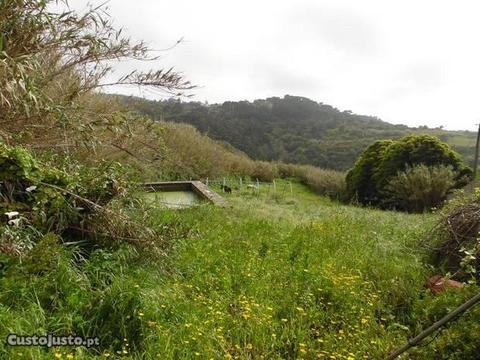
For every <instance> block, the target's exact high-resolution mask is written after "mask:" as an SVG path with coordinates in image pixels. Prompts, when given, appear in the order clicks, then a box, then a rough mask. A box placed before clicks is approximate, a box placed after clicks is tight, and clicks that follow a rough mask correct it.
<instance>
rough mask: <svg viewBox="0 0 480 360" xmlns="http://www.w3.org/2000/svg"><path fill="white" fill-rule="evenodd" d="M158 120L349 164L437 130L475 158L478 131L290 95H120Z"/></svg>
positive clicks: (266, 154)
mask: <svg viewBox="0 0 480 360" xmlns="http://www.w3.org/2000/svg"><path fill="white" fill-rule="evenodd" d="M117 97H119V98H120V100H121V101H122V102H123V103H125V104H128V105H129V106H131V107H132V108H134V109H136V110H137V111H138V112H140V113H141V114H144V115H148V116H149V117H150V118H152V119H154V120H163V121H173V122H181V123H187V124H191V125H193V126H195V127H196V128H197V129H198V130H199V131H200V132H202V133H204V134H207V135H208V136H209V137H212V138H213V139H216V140H219V141H224V142H226V143H228V144H230V145H232V146H234V147H235V148H237V149H239V150H241V151H243V152H245V153H246V154H247V155H249V156H250V157H252V158H253V159H258V160H267V161H282V162H286V163H297V164H309V165H314V166H318V167H321V168H327V169H334V170H347V169H349V168H350V167H351V166H352V165H353V162H354V161H355V159H356V158H357V156H358V155H359V154H360V153H361V152H362V151H363V150H364V149H365V148H366V147H367V146H368V145H370V144H371V143H372V142H374V141H375V140H382V139H396V138H400V137H403V136H406V135H409V134H411V133H414V134H427V135H434V136H437V137H438V138H440V140H442V141H445V142H446V143H448V144H449V145H451V146H452V147H453V149H455V150H456V151H457V152H459V153H460V154H461V155H462V156H463V159H464V160H465V161H466V162H467V163H468V164H471V163H472V161H473V156H474V147H475V138H476V134H475V133H473V132H469V131H447V130H443V129H441V128H435V129H432V128H428V127H426V126H419V127H417V128H409V127H407V126H405V125H393V124H389V123H387V122H385V121H382V120H380V119H379V118H377V117H373V116H364V115H357V114H354V113H352V112H351V111H340V110H338V109H336V108H334V107H332V106H330V105H327V104H322V103H317V102H315V101H313V100H310V99H307V98H304V97H298V96H290V95H286V96H284V97H283V98H280V97H270V98H267V99H262V100H255V101H253V102H249V101H238V102H234V101H227V102H224V103H223V104H211V105H209V104H205V103H201V102H195V101H191V102H189V101H181V100H178V99H170V100H160V101H151V100H147V99H142V98H136V97H125V96H119V95H117Z"/></svg>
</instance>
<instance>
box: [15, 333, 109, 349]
mask: <svg viewBox="0 0 480 360" xmlns="http://www.w3.org/2000/svg"><path fill="white" fill-rule="evenodd" d="M7 345H9V346H45V347H55V346H85V347H87V348H89V347H93V346H99V345H100V339H99V338H98V337H83V336H75V335H66V336H57V335H52V334H45V335H26V336H25V335H17V334H10V335H8V336H7Z"/></svg>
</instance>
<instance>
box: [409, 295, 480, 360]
mask: <svg viewBox="0 0 480 360" xmlns="http://www.w3.org/2000/svg"><path fill="white" fill-rule="evenodd" d="M476 293H478V288H477V287H474V286H469V287H466V288H464V289H461V290H457V291H446V292H444V293H442V294H440V295H438V296H434V295H432V294H428V293H427V294H425V296H424V297H423V298H422V299H419V300H418V301H416V303H415V307H414V314H415V317H414V319H413V320H414V323H415V324H416V326H415V333H419V332H420V331H422V330H424V329H425V328H427V327H428V326H430V325H431V324H433V323H434V322H436V321H438V320H440V319H441V318H442V317H443V316H445V315H447V313H448V312H449V311H451V310H453V309H454V308H456V307H458V306H460V305H461V304H462V303H464V302H466V301H467V300H468V299H470V298H471V297H473V296H474V295H475V294H476ZM479 332H480V307H479V306H478V305H477V306H476V307H473V308H471V309H470V310H469V311H467V312H466V313H465V314H463V315H462V316H461V317H460V318H458V319H457V320H456V321H453V322H451V323H450V324H449V325H448V327H447V328H446V329H443V330H441V331H439V333H438V334H436V335H432V338H430V339H427V340H426V341H425V343H424V344H422V345H421V346H418V347H416V348H413V349H412V351H411V352H410V353H411V356H412V358H414V359H432V360H447V359H448V360H464V359H476V358H477V357H478V354H480V343H479V342H478V341H476V340H475V339H477V338H478V334H479Z"/></svg>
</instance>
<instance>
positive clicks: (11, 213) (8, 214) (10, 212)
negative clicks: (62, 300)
mask: <svg viewBox="0 0 480 360" xmlns="http://www.w3.org/2000/svg"><path fill="white" fill-rule="evenodd" d="M5 215H7V217H8V219H9V220H10V219H13V218H14V217H16V216H18V215H20V213H19V212H18V211H9V212H6V213H5ZM57 354H58V353H57ZM55 356H56V355H55ZM60 356H62V354H60Z"/></svg>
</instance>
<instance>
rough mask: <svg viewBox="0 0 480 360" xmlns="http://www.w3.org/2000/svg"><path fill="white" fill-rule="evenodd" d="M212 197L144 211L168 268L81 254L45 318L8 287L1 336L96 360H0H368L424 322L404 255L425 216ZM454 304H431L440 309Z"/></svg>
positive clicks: (284, 199)
mask: <svg viewBox="0 0 480 360" xmlns="http://www.w3.org/2000/svg"><path fill="white" fill-rule="evenodd" d="M285 184H287V182H282V181H279V182H278V183H277V190H278V189H282V187H284V185H285ZM287 189H289V187H287ZM226 197H228V201H229V203H230V204H231V207H229V208H226V209H221V208H217V207H214V206H212V205H208V204H203V205H199V206H197V207H195V208H190V209H183V210H177V211H174V210H168V209H164V208H159V207H152V208H150V209H149V210H148V211H149V212H150V217H149V219H150V221H151V224H149V225H152V226H156V227H163V228H165V236H167V237H168V238H169V239H170V247H169V248H168V249H167V252H168V255H167V256H165V257H161V258H158V257H155V256H152V255H149V254H148V253H138V252H137V251H135V250H134V249H133V248H131V247H121V248H120V249H117V250H112V251H111V252H107V251H105V250H102V251H98V252H94V253H93V255H91V256H90V258H89V260H88V261H86V263H85V264H83V265H82V266H81V267H80V269H79V270H76V271H75V272H74V273H71V274H69V275H68V278H69V283H72V281H73V282H74V283H75V284H77V285H75V286H73V287H74V288H75V287H78V288H79V289H81V290H82V291H75V290H74V289H70V288H66V289H60V291H57V292H56V293H54V296H55V297H57V298H62V297H65V298H66V299H67V300H65V301H63V302H62V301H58V304H57V306H56V307H53V308H48V307H47V309H48V310H45V309H46V307H45V305H42V304H40V303H39V302H38V301H37V300H35V296H38V294H36V293H35V291H36V292H40V293H42V292H43V290H41V289H38V288H37V289H35V288H34V289H33V290H32V289H31V288H29V285H28V284H23V285H19V284H18V282H17V285H15V286H17V287H21V289H22V291H17V292H16V293H21V294H25V295H22V296H17V299H16V301H20V302H22V301H23V302H24V303H25V305H26V306H27V307H26V308H21V307H18V306H16V305H15V301H12V300H11V303H10V305H8V304H9V303H8V301H7V300H8V299H7V298H6V297H5V296H3V297H0V300H1V302H0V304H1V307H0V330H1V331H2V333H3V332H20V333H32V332H42V331H52V329H54V330H55V331H56V332H57V333H58V332H65V331H67V330H70V331H75V332H76V333H79V332H81V331H83V333H84V334H90V335H92V334H97V335H98V336H100V337H101V338H102V339H103V341H104V342H103V346H102V348H100V349H97V350H98V352H97V353H95V352H93V351H86V350H85V349H82V348H77V350H75V349H53V350H43V349H38V348H21V349H11V348H5V347H4V348H3V349H2V348H0V350H1V351H0V355H3V356H14V355H15V358H25V359H27V358H28V359H30V358H35V359H37V358H39V359H50V358H52V357H53V356H55V354H57V356H58V357H59V358H67V355H68V354H70V358H72V357H73V358H78V359H90V358H106V357H107V358H112V357H125V358H134V359H140V358H141V359H159V358H161V359H192V358H198V359H221V358H223V359H230V358H232V359H233V358H237V359H262V358H264V359H300V358H303V359H314V358H327V359H362V358H365V359H367V358H374V359H377V358H382V357H384V356H385V355H386V354H387V353H388V352H389V351H390V350H392V348H394V347H396V346H398V345H400V344H402V343H403V342H404V341H405V339H406V338H407V336H409V335H410V334H411V333H412V332H416V331H418V330H419V329H421V328H422V327H425V326H426V325H427V326H428V325H429V324H430V322H431V321H432V319H431V318H429V317H428V316H427V315H428V314H429V313H428V311H427V310H426V309H425V308H424V305H425V304H427V303H426V302H424V301H427V300H428V301H429V302H434V303H435V304H436V306H437V307H439V306H440V305H438V303H437V300H435V299H433V297H432V296H431V295H429V294H428V293H427V292H425V290H424V289H423V284H424V282H425V279H426V278H427V277H428V276H429V275H430V274H431V271H432V270H431V269H430V268H429V267H428V266H427V265H425V263H424V262H423V253H422V252H421V251H420V250H418V245H417V242H418V239H419V237H421V235H422V234H423V233H424V232H425V231H426V230H427V229H429V228H430V227H431V225H432V223H433V222H434V221H435V215H431V214H425V215H408V214H403V213H397V212H385V211H379V210H372V209H365V208H358V207H353V206H344V205H340V204H338V203H336V202H334V201H332V200H329V199H326V198H323V197H319V196H317V195H315V194H313V193H312V192H310V191H309V190H308V189H307V188H306V187H304V186H302V185H300V184H295V183H294V184H293V185H292V191H291V192H290V191H285V192H281V191H280V190H278V191H276V192H275V193H274V192H273V189H272V188H261V189H260V193H259V194H258V193H256V192H254V191H252V190H247V189H244V190H243V191H234V192H233V193H232V194H229V195H226ZM65 266H67V265H65ZM67 269H70V270H69V271H70V272H71V271H72V269H78V266H77V265H76V266H75V267H74V266H67ZM56 276H57V277H59V276H60V275H59V274H57V275H56ZM57 281H58V282H59V284H64V283H65V280H60V279H57ZM4 285H5V284H4ZM12 286H13V285H12ZM58 286H60V285H58ZM70 287H72V285H70ZM17 290H18V289H17ZM57 290H58V289H57ZM467 292H468V291H467V290H466V292H465V294H464V293H463V292H462V293H460V295H461V296H458V297H452V296H451V295H449V296H451V297H452V298H451V299H450V302H448V301H446V300H445V298H443V297H440V298H439V299H440V300H438V301H443V303H442V304H445V303H446V304H448V306H452V304H456V303H460V302H461V301H462V298H463V297H466V296H467V295H468V294H467ZM35 294H36V295H35ZM92 299H94V300H92ZM69 302H70V303H69ZM72 304H73V305H72ZM422 316H423V317H422ZM467 320H468V319H467ZM467 320H465V321H467ZM459 324H460V326H462V327H463V329H464V327H465V323H462V322H461V321H460V322H459ZM467 324H470V323H468V322H467ZM80 330H81V331H80ZM440 338H441V337H440ZM452 338H454V337H452V336H451V337H450V342H451V341H453V340H452ZM440 341H441V340H440ZM472 341H473V340H472ZM1 346H4V345H1ZM432 346H435V343H434V344H433V345H432ZM18 350H19V351H18ZM18 353H22V355H18ZM418 358H428V357H422V356H421V355H419V357H418ZM438 358H441V357H438ZM452 358H455V357H452ZM458 358H461V357H458Z"/></svg>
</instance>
